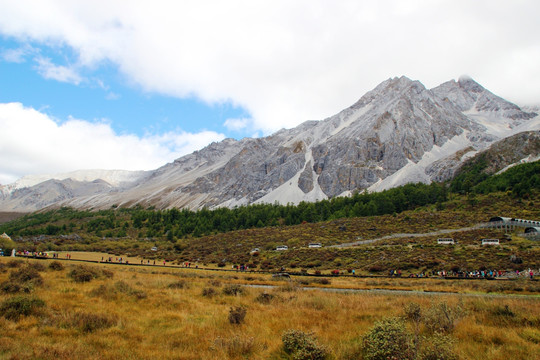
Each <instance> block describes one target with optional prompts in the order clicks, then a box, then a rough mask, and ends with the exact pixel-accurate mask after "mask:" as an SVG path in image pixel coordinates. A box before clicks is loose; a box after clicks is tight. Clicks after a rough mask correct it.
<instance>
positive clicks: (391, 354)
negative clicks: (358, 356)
mask: <svg viewBox="0 0 540 360" xmlns="http://www.w3.org/2000/svg"><path fill="white" fill-rule="evenodd" d="M362 340H363V353H364V359H365V360H386V359H395V360H409V359H413V358H414V356H413V345H412V339H411V335H410V334H409V333H408V332H407V330H406V328H405V323H404V322H403V320H401V319H400V318H393V317H391V318H385V319H383V320H381V321H378V322H376V323H375V325H374V326H373V327H372V328H371V329H370V330H369V331H368V332H367V333H366V334H365V335H364V337H363V339H362Z"/></svg>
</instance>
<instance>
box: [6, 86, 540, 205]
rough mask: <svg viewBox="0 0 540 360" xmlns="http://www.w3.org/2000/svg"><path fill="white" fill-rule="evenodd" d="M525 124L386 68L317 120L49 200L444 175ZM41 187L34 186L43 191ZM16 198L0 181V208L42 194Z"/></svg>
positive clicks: (196, 200) (245, 196) (352, 185)
mask: <svg viewBox="0 0 540 360" xmlns="http://www.w3.org/2000/svg"><path fill="white" fill-rule="evenodd" d="M528 130H540V117H539V116H538V115H537V113H535V112H527V111H523V110H522V109H520V108H519V107H518V106H516V105H514V104H512V103H510V102H508V101H506V100H504V99H502V98H500V97H498V96H496V95H494V94H492V93H491V92H489V91H488V90H486V89H484V88H483V87H482V86H480V85H479V84H478V83H476V82H475V81H474V80H472V79H470V78H465V77H462V78H460V79H459V80H458V81H457V82H456V81H453V80H452V81H449V82H446V83H444V84H442V85H440V86H438V87H436V88H434V89H431V90H430V89H426V88H425V87H424V85H422V84H421V83H420V82H418V81H412V80H410V79H408V78H406V77H400V78H393V79H388V80H386V81H384V82H382V83H381V84H380V85H378V86H377V87H376V88H375V89H373V90H372V91H370V92H368V93H367V94H365V95H364V96H362V97H361V98H360V99H359V100H358V101H357V102H356V103H355V104H354V105H352V106H351V107H349V108H347V109H345V110H343V111H341V112H339V113H338V114H336V115H334V116H332V117H330V118H327V119H325V120H321V121H308V122H305V123H303V124H301V125H299V126H297V127H295V128H293V129H286V130H285V129H284V130H280V131H278V132H276V133H275V134H273V135H271V136H268V137H265V138H258V139H243V140H241V141H236V140H233V139H226V140H223V141H222V142H219V143H213V144H211V145H209V146H207V147H206V148H204V149H202V150H200V151H196V152H194V153H192V154H190V155H187V156H184V157H181V158H179V159H177V160H176V161H174V162H173V163H170V164H167V165H165V166H163V167H161V168H159V169H157V170H154V171H149V172H145V173H138V174H137V175H133V177H131V175H126V176H127V177H128V178H129V179H130V181H131V182H129V181H128V182H122V185H120V183H121V182H116V183H114V184H113V183H112V182H108V181H107V182H108V183H109V184H110V185H111V187H110V188H108V189H105V188H104V189H103V191H101V190H99V191H98V190H97V189H95V186H94V187H93V189H94V191H91V193H88V194H83V195H78V193H77V194H76V193H75V192H73V191H71V193H69V194H68V195H66V196H65V197H64V199H59V198H60V197H61V196H60V197H56V198H55V199H59V200H60V201H58V200H55V201H50V202H49V203H50V204H54V205H55V206H73V207H77V208H109V207H110V206H112V205H118V206H133V205H135V204H140V205H142V206H150V205H152V206H155V207H157V208H168V207H189V208H200V207H203V206H207V207H210V208H211V207H217V206H229V207H233V206H237V205H243V204H251V203H257V202H267V203H274V202H279V203H298V202H300V201H315V200H319V199H325V198H329V197H334V196H339V195H348V194H350V193H352V192H354V191H362V190H363V189H369V190H372V191H377V190H383V189H387V188H390V187H393V186H398V185H402V184H404V183H407V182H419V181H421V182H426V183H428V182H430V181H433V180H444V179H448V178H450V177H452V176H453V174H454V172H455V170H456V169H457V168H458V167H459V165H460V164H461V163H462V162H463V161H465V160H466V159H467V158H469V157H471V156H473V155H474V154H475V153H477V152H478V151H480V150H484V149H486V148H488V147H489V146H490V145H491V144H493V143H495V142H496V141H498V140H500V139H503V138H505V137H508V136H511V135H515V134H517V133H519V132H522V131H528ZM531 155H533V156H537V155H538V154H531ZM97 178H99V177H97ZM97 178H96V179H97ZM85 180H91V179H90V178H85ZM94 180H95V179H94ZM42 184H43V183H42ZM42 184H37V185H34V186H30V187H27V188H25V191H27V192H28V194H30V193H34V194H36V192H35V191H34V188H35V187H36V186H38V185H39V186H41V185H42ZM41 189H42V190H41V192H38V194H40V195H39V196H38V195H35V196H36V197H39V198H40V199H44V198H45V193H44V192H43V188H41ZM19 190H20V191H21V190H22V189H19ZM36 190H37V189H36ZM81 193H82V192H81ZM17 199H20V198H19V197H18V195H17V193H16V192H13V191H12V192H6V191H4V195H3V199H1V200H0V209H2V210H4V211H7V210H11V211H29V210H35V209H37V208H39V207H43V206H44V205H45V203H46V202H47V201H35V202H34V203H32V201H30V200H29V197H28V195H27V196H26V198H25V201H19V200H17ZM47 199H49V198H47ZM33 204H35V205H33ZM22 209H24V210H22Z"/></svg>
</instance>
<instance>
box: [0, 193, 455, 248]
mask: <svg viewBox="0 0 540 360" xmlns="http://www.w3.org/2000/svg"><path fill="white" fill-rule="evenodd" d="M446 199H447V189H446V186H444V185H442V184H438V183H432V184H430V185H426V184H407V185H404V186H400V187H398V188H394V189H390V190H386V191H383V192H379V193H367V192H364V193H358V194H355V195H353V196H351V197H337V198H333V199H329V200H322V201H318V202H314V203H310V202H301V203H300V204H298V205H292V204H289V205H278V204H256V205H249V206H241V207H236V208H233V209H229V208H218V209H214V210H209V209H201V210H198V211H191V210H187V209H182V210H180V209H168V210H155V209H142V208H140V207H135V208H130V209H127V208H119V209H110V210H101V211H96V212H92V211H77V210H74V209H69V208H62V209H59V210H55V211H48V212H43V213H35V214H31V215H27V216H24V217H22V218H20V219H17V220H15V221H12V222H10V223H7V224H4V225H2V226H0V232H6V233H9V234H10V235H12V236H23V237H27V236H35V235H55V236H57V235H67V234H71V233H73V232H77V233H86V234H91V235H95V236H98V237H110V238H113V237H119V238H121V237H125V236H128V235H129V236H135V237H139V238H140V237H145V238H163V237H165V238H167V239H168V240H171V241H173V240H175V239H178V238H185V237H189V236H193V237H199V236H203V235H209V234H214V233H219V232H228V231H234V230H242V229H250V228H257V227H267V226H278V225H280V226H283V225H284V226H288V225H297V224H301V223H303V222H319V221H327V220H333V219H339V218H347V217H356V216H374V215H384V214H393V213H399V212H402V211H404V210H410V209H414V208H416V207H419V206H424V205H427V204H435V203H442V202H444V201H446Z"/></svg>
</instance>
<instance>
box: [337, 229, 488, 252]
mask: <svg viewBox="0 0 540 360" xmlns="http://www.w3.org/2000/svg"><path fill="white" fill-rule="evenodd" d="M482 226H483V225H475V226H470V227H464V228H460V229H446V230H438V231H433V232H429V233H422V234H419V233H410V234H402V233H398V234H391V235H386V236H383V237H380V238H376V239H369V240H358V241H355V242H351V243H345V244H339V245H331V246H328V247H334V248H345V247H352V246H358V245H364V244H371V243H374V242H377V241H382V240H389V239H400V238H410V237H425V236H437V235H446V234H452V233H455V232H462V231H471V230H476V229H480V228H482Z"/></svg>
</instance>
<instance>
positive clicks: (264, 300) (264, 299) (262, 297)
mask: <svg viewBox="0 0 540 360" xmlns="http://www.w3.org/2000/svg"><path fill="white" fill-rule="evenodd" d="M275 297H276V296H275V295H274V294H269V293H267V292H262V293H260V294H259V295H257V297H256V298H255V301H257V302H259V303H261V304H270V302H271V301H272V300H274V298H275Z"/></svg>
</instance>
